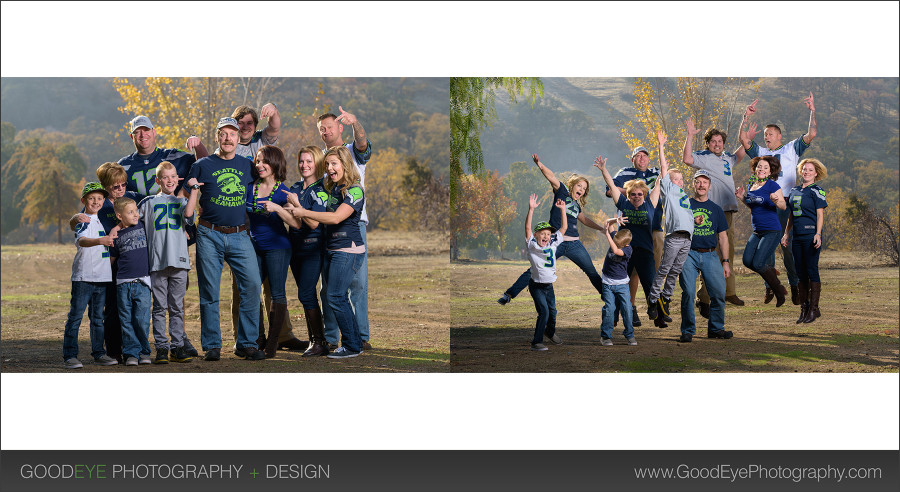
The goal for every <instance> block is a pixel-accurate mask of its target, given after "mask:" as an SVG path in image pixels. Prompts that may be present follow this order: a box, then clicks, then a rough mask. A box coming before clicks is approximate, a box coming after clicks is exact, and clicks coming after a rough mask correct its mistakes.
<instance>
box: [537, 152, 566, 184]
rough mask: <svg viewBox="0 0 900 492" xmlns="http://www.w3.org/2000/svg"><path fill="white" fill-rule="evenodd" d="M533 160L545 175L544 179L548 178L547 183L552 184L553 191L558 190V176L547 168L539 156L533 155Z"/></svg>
mask: <svg viewBox="0 0 900 492" xmlns="http://www.w3.org/2000/svg"><path fill="white" fill-rule="evenodd" d="M531 160H533V161H534V163H535V164H537V167H538V169H540V170H541V174H543V175H544V177H545V178H547V181H549V182H550V186H551V187H552V188H553V191H556V190H558V189H559V185H560V182H559V180H558V179H556V175H555V174H553V171H551V170H550V168H549V167H547V166H545V165H544V164H543V163H542V162H541V159H540V158H539V157H538V156H537V154H531Z"/></svg>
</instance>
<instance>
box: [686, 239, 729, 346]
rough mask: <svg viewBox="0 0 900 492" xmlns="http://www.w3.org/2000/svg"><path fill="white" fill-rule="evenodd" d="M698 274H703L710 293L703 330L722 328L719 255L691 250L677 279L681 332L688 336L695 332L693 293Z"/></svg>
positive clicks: (722, 280) (722, 278) (722, 275)
mask: <svg viewBox="0 0 900 492" xmlns="http://www.w3.org/2000/svg"><path fill="white" fill-rule="evenodd" d="M700 273H703V279H704V282H706V291H707V292H708V293H709V323H708V324H707V325H706V329H707V330H709V331H712V332H716V331H722V330H724V329H725V271H724V270H722V261H721V260H720V259H719V254H718V253H716V252H715V251H709V252H707V253H700V252H699V251H694V250H691V252H690V253H688V257H687V259H686V260H685V261H684V267H683V268H682V269H681V276H680V277H679V279H678V283H679V285H681V333H683V334H688V335H691V336H693V335H694V334H695V333H697V329H696V320H695V319H694V293H695V292H697V276H698V275H699V274H700Z"/></svg>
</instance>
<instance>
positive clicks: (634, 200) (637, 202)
mask: <svg viewBox="0 0 900 492" xmlns="http://www.w3.org/2000/svg"><path fill="white" fill-rule="evenodd" d="M628 201H629V202H631V204H632V205H634V208H639V207H640V206H641V205H643V204H644V190H641V189H634V190H631V192H629V193H628Z"/></svg>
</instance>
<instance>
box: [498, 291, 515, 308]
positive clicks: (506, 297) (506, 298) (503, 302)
mask: <svg viewBox="0 0 900 492" xmlns="http://www.w3.org/2000/svg"><path fill="white" fill-rule="evenodd" d="M511 300H512V297H509V294H503V297H501V298H500V299H497V304H499V305H501V306H505V305H507V304H509V301H511Z"/></svg>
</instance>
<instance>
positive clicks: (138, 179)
mask: <svg viewBox="0 0 900 492" xmlns="http://www.w3.org/2000/svg"><path fill="white" fill-rule="evenodd" d="M196 160H197V158H196V157H194V154H191V153H189V152H187V151H184V150H180V149H160V148H159V147H157V148H156V150H154V151H153V153H151V154H149V155H140V154H138V153H137V152H135V153H133V154H131V155H126V156H125V157H123V158H121V159H119V165H120V166H122V167H124V168H125V172H127V173H128V181H127V182H126V183H127V186H128V187H127V189H128V190H129V191H134V192H137V193H140V194H141V195H144V196H148V195H155V194H157V193H159V185H158V184H156V166H158V165H159V164H160V163H161V162H162V161H169V162H171V163H172V165H173V166H175V171H177V172H178V177H179V178H184V177H185V176H187V174H188V171H190V169H191V165H192V164H194V162H195V161H196ZM182 184H184V181H181V182H179V183H178V187H177V188H175V191H174V192H173V194H175V195H177V194H178V191H179V190H181V186H182Z"/></svg>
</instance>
